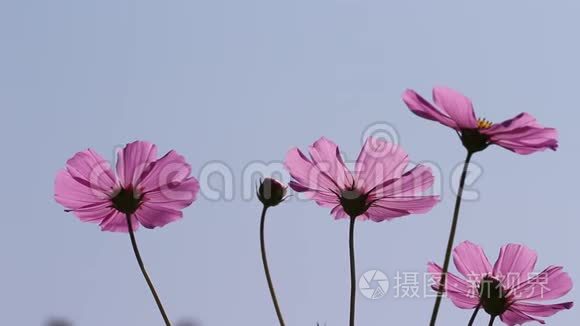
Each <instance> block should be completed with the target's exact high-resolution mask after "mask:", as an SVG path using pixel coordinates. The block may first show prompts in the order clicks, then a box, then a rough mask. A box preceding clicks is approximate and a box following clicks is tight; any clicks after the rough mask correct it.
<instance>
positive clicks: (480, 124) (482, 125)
mask: <svg viewBox="0 0 580 326" xmlns="http://www.w3.org/2000/svg"><path fill="white" fill-rule="evenodd" d="M492 126H493V122H491V121H489V120H487V119H485V118H483V119H482V118H479V119H477V128H478V129H489V128H491V127H492Z"/></svg>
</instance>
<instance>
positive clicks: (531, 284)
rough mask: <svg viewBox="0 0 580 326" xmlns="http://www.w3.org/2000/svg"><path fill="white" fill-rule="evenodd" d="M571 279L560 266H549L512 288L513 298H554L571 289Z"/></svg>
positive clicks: (538, 299)
mask: <svg viewBox="0 0 580 326" xmlns="http://www.w3.org/2000/svg"><path fill="white" fill-rule="evenodd" d="M572 286H573V285H572V279H571V278H570V276H569V275H568V273H566V272H564V271H563V268H562V267H560V266H550V267H548V268H546V269H545V270H544V271H542V272H541V273H539V274H538V275H536V276H534V277H532V278H530V279H529V280H527V281H524V282H522V283H521V284H519V285H517V286H515V287H514V288H512V290H511V293H512V294H513V295H514V298H515V300H517V301H520V300H531V301H545V300H554V299H558V298H560V297H562V296H564V295H566V294H567V293H568V292H570V290H572Z"/></svg>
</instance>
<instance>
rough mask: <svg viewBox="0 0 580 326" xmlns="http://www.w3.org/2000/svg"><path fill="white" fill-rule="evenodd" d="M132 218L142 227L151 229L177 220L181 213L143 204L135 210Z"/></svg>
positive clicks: (181, 215)
mask: <svg viewBox="0 0 580 326" xmlns="http://www.w3.org/2000/svg"><path fill="white" fill-rule="evenodd" d="M134 216H135V217H136V218H137V220H138V221H139V223H141V225H143V227H145V228H148V229H153V228H156V227H162V226H165V225H166V224H168V223H171V222H174V221H177V220H179V219H180V218H182V217H183V213H182V212H181V210H176V209H172V208H168V207H164V206H159V205H154V204H149V203H148V202H144V203H143V204H142V205H141V206H140V207H139V209H137V211H136V212H135V214H134Z"/></svg>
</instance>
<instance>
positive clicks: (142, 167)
mask: <svg viewBox="0 0 580 326" xmlns="http://www.w3.org/2000/svg"><path fill="white" fill-rule="evenodd" d="M156 156H157V146H155V145H154V144H152V143H149V142H146V141H135V142H132V143H130V144H127V145H126V146H125V147H124V148H123V149H122V150H121V151H119V153H118V160H117V175H118V176H119V180H120V182H121V185H122V186H123V187H124V188H129V187H130V186H132V185H136V184H137V182H138V180H139V178H141V176H142V175H143V173H144V172H146V171H147V169H148V168H149V165H150V164H151V163H152V162H153V161H155V158H156Z"/></svg>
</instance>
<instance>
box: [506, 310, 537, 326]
mask: <svg viewBox="0 0 580 326" xmlns="http://www.w3.org/2000/svg"><path fill="white" fill-rule="evenodd" d="M500 319H501V321H502V322H503V323H504V324H506V325H508V326H516V325H523V324H524V323H527V322H531V321H535V322H538V323H540V324H542V325H544V324H545V323H546V322H545V321H543V320H541V319H537V318H534V317H532V316H529V315H527V314H525V313H523V312H522V311H519V310H516V309H508V310H507V311H506V312H504V313H503V314H502V315H501V316H500Z"/></svg>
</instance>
